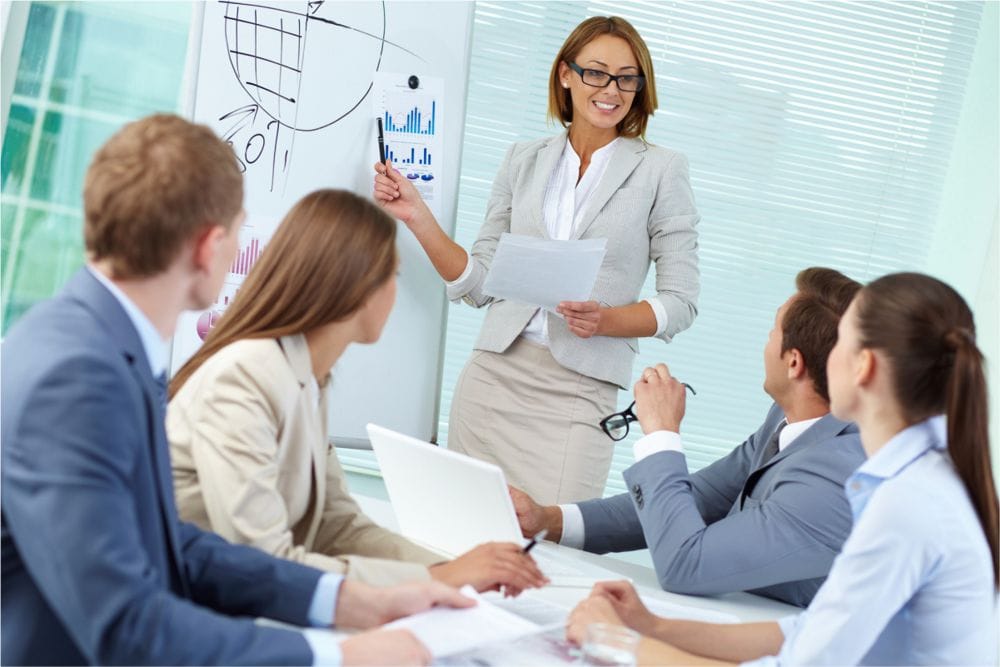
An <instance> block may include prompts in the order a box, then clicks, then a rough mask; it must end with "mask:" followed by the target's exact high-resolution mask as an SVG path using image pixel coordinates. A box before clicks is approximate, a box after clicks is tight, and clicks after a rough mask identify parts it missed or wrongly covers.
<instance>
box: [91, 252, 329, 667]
mask: <svg viewBox="0 0 1000 667" xmlns="http://www.w3.org/2000/svg"><path fill="white" fill-rule="evenodd" d="M87 270H88V271H90V273H91V274H93V276H94V277H95V278H97V280H98V281H100V283H101V284H102V285H104V286H105V287H106V288H107V289H108V291H109V292H111V295H112V296H113V297H115V299H116V300H117V301H118V303H119V304H121V307H122V310H124V311H125V314H126V315H127V316H128V319H129V321H130V322H131V323H132V326H133V327H135V330H136V333H138V334H139V340H140V341H141V342H142V349H143V351H144V352H145V353H146V359H148V360H149V370H150V371H151V372H152V374H153V377H156V376H157V375H159V374H161V373H163V372H164V371H165V370H166V369H167V342H166V341H165V340H163V338H162V337H160V333H159V331H157V330H156V327H155V326H153V323H152V322H151V321H150V319H149V318H148V317H146V314H145V313H144V312H142V310H140V308H139V306H137V305H135V304H134V303H133V302H132V300H131V299H129V298H128V296H127V295H126V294H125V293H124V292H123V291H121V289H120V288H119V287H118V286H117V285H115V284H114V283H113V282H111V281H110V280H109V279H108V278H107V276H105V275H104V274H103V273H101V272H100V271H98V270H97V269H95V268H94V267H92V266H88V267H87ZM343 580H344V578H343V577H342V576H341V575H339V574H333V573H327V574H324V575H323V576H322V577H320V580H319V583H318V584H317V585H316V592H315V593H313V598H312V602H311V604H310V605H309V614H308V617H309V622H310V623H311V624H312V625H313V626H315V627H317V628H328V627H330V625H332V624H333V620H334V619H333V614H334V610H335V609H336V608H337V595H338V594H339V593H340V584H341V583H342V582H343ZM303 634H304V635H305V638H306V641H307V642H308V643H309V648H310V649H312V653H313V664H314V665H331V666H334V667H335V666H336V665H339V664H340V663H341V661H342V654H341V652H340V642H339V640H337V639H336V638H335V637H334V636H333V635H332V634H330V632H328V631H326V630H305V631H303Z"/></svg>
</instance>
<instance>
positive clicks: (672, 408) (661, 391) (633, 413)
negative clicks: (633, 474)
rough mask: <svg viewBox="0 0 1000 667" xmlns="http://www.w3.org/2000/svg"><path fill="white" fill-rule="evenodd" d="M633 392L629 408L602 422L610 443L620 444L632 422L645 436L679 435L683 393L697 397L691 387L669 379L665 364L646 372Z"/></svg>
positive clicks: (682, 411) (668, 370)
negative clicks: (613, 441)
mask: <svg viewBox="0 0 1000 667" xmlns="http://www.w3.org/2000/svg"><path fill="white" fill-rule="evenodd" d="M633 391H634V394H635V400H634V401H633V402H632V404H631V405H630V406H628V408H626V409H625V410H622V411H621V412H616V413H614V414H613V415H609V416H607V417H605V418H604V419H602V420H601V428H602V429H603V430H604V432H605V433H607V434H608V437H610V438H611V439H612V440H616V441H617V440H623V439H624V438H625V437H626V436H627V435H628V431H629V424H630V423H632V422H633V421H638V422H639V424H640V425H641V426H642V431H643V433H646V434H649V433H653V432H655V431H673V432H674V433H680V429H681V421H682V420H683V419H684V411H685V407H686V401H687V395H686V392H687V391H690V392H691V393H692V394H695V395H696V394H697V392H696V391H695V390H694V387H692V386H691V385H689V384H687V383H686V382H680V381H678V380H677V379H676V378H675V377H673V376H672V375H670V369H669V368H667V365H666V364H657V365H656V366H654V367H650V368H647V369H645V370H644V371H643V372H642V376H641V378H640V380H639V381H638V382H636V383H635V387H634V388H633Z"/></svg>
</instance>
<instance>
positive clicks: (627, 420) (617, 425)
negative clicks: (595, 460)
mask: <svg viewBox="0 0 1000 667" xmlns="http://www.w3.org/2000/svg"><path fill="white" fill-rule="evenodd" d="M681 384H683V385H684V386H685V387H687V389H688V391H690V392H691V395H692V396H697V395H698V392H696V391H695V390H694V387H692V386H691V385H689V384H688V383H687V382H682V383H681ZM634 407H635V401H632V403H631V404H630V405H629V406H628V407H627V408H625V409H624V410H622V411H621V412H616V413H614V414H613V415H608V416H607V417H605V418H604V419H602V420H601V430H602V431H604V432H605V433H607V434H608V437H609V438H611V439H612V440H614V441H615V442H618V441H619V440H624V439H625V437H626V436H627V435H628V425H629V424H631V423H632V422H635V421H639V418H638V417H636V416H635V412H634V411H633V410H632V408H634Z"/></svg>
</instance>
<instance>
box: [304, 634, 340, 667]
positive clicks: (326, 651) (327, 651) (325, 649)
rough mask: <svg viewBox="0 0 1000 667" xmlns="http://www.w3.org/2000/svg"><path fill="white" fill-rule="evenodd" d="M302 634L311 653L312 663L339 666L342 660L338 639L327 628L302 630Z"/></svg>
mask: <svg viewBox="0 0 1000 667" xmlns="http://www.w3.org/2000/svg"><path fill="white" fill-rule="evenodd" d="M302 634H303V635H304V636H305V638H306V643H308V644H309V649H310V650H311V651H312V654H313V662H312V664H313V665H315V666H316V667H320V665H326V666H329V665H332V666H334V667H337V666H339V665H340V664H341V663H342V662H343V661H344V659H343V658H344V656H343V653H341V651H340V640H339V639H338V638H337V636H336V635H334V634H333V633H332V632H330V631H329V630H303V631H302Z"/></svg>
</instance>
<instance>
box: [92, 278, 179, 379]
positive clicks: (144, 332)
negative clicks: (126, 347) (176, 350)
mask: <svg viewBox="0 0 1000 667" xmlns="http://www.w3.org/2000/svg"><path fill="white" fill-rule="evenodd" d="M87 270H88V271H90V273H91V274H92V275H93V276H94V277H95V278H97V279H98V280H99V281H100V282H101V284H102V285H104V286H105V287H107V288H108V291H109V292H111V295H112V296H114V297H115V299H117V300H118V303H120V304H121V306H122V309H123V310H124V311H125V314H126V315H128V319H129V320H130V321H131V322H132V326H134V327H135V330H136V332H137V333H138V334H139V340H140V341H141V342H142V349H143V350H144V351H145V353H146V359H148V360H149V370H150V371H151V372H152V374H153V377H154V378H155V377H156V376H158V375H160V374H161V373H163V372H164V371H166V369H167V342H166V341H165V340H164V339H163V338H161V337H160V332H159V331H157V330H156V327H155V326H153V323H152V322H151V321H150V320H149V318H148V317H146V314H145V313H144V312H142V311H141V310H140V309H139V306H137V305H135V304H134V303H133V302H132V300H131V299H129V298H128V297H127V296H126V295H125V292H122V291H121V289H119V288H118V286H117V285H115V284H114V283H113V282H111V281H110V280H109V279H108V277H107V276H105V275H104V274H103V273H101V272H100V271H98V270H97V269H95V268H94V267H92V266H90V265H89V264H88V265H87Z"/></svg>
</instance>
